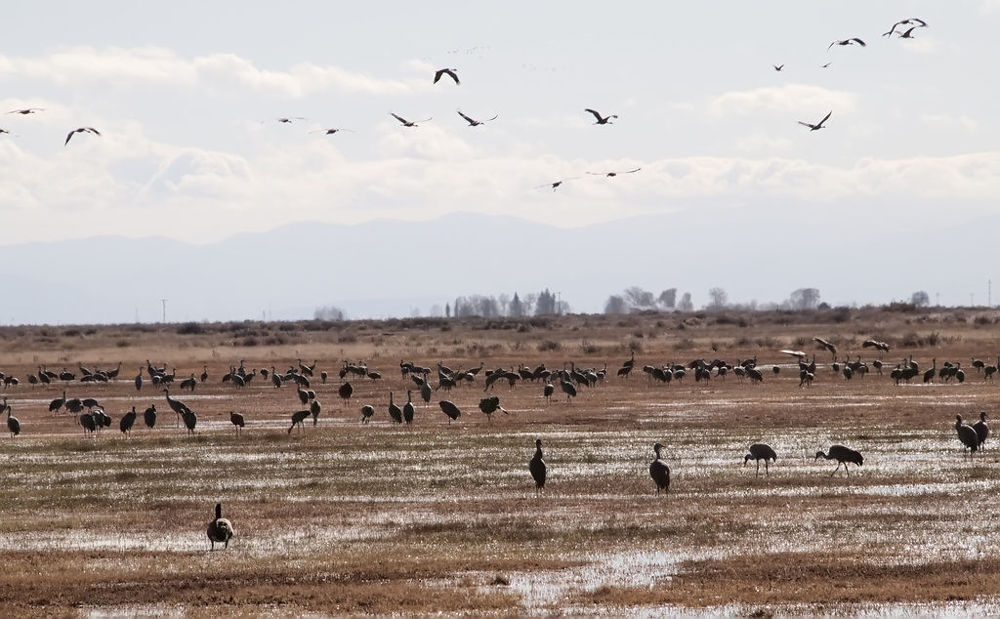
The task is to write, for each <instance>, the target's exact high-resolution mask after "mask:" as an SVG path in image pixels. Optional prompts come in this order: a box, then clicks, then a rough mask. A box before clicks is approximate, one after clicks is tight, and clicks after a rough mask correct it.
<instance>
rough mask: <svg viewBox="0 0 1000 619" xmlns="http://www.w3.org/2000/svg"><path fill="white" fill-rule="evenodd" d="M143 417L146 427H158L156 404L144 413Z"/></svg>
mask: <svg viewBox="0 0 1000 619" xmlns="http://www.w3.org/2000/svg"><path fill="white" fill-rule="evenodd" d="M142 419H143V421H145V422H146V427H147V428H149V429H153V428H154V427H156V405H155V404H153V405H151V406H150V407H149V408H147V409H146V410H145V411H144V412H143V413H142Z"/></svg>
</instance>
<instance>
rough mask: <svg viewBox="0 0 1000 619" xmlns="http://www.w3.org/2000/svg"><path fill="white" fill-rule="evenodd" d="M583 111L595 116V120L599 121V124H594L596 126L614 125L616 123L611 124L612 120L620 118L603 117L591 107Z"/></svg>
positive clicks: (612, 116)
mask: <svg viewBox="0 0 1000 619" xmlns="http://www.w3.org/2000/svg"><path fill="white" fill-rule="evenodd" d="M583 111H584V112H590V113H591V114H593V115H594V118H596V119H597V122H595V123H594V124H595V125H613V124H614V123H612V122H611V119H612V118H618V114H612V115H610V116H601V114H600V112H598V111H597V110H592V109H590V108H589V107H588V108H586V109H585V110H583Z"/></svg>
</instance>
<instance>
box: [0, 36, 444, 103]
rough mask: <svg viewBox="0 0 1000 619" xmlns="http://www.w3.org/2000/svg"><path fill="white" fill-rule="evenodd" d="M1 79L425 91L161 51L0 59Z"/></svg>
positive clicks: (81, 50)
mask: <svg viewBox="0 0 1000 619" xmlns="http://www.w3.org/2000/svg"><path fill="white" fill-rule="evenodd" d="M0 77H5V78H8V79H10V78H15V77H20V78H31V79H38V80H46V81H51V82H54V83H57V84H61V85H65V84H80V83H94V82H103V83H110V84H117V85H136V84H158V85H163V86H182V87H195V86H197V87H199V88H209V89H211V88H216V87H218V86H220V85H233V86H239V87H243V88H248V89H251V90H255V91H267V92H271V93H280V94H282V95H284V96H287V97H293V98H299V97H304V96H307V95H310V94H315V93H320V92H328V91H334V92H344V93H363V94H387V95H401V94H407V93H412V92H418V91H425V90H427V89H428V88H429V87H428V86H427V84H426V83H425V82H427V80H426V79H417V77H416V76H415V75H414V77H411V78H407V79H387V78H379V77H374V76H371V75H367V74H365V73H361V72H357V71H351V70H348V69H345V68H343V67H339V66H334V65H316V64H313V63H308V62H304V63H298V64H295V65H292V66H291V67H289V68H288V69H286V70H284V71H273V70H267V69H263V68H260V67H258V66H256V65H255V64H254V63H253V62H251V61H249V60H247V59H245V58H242V57H240V56H238V55H236V54H229V53H216V54H209V55H205V56H196V57H194V58H184V57H182V56H179V55H178V54H176V53H175V52H173V51H171V50H169V49H165V48H162V47H132V48H122V47H107V48H102V49H96V48H93V47H73V48H69V49H63V50H60V51H57V52H53V53H51V54H49V55H47V56H43V57H40V58H24V57H11V56H5V55H0ZM421 77H422V76H421Z"/></svg>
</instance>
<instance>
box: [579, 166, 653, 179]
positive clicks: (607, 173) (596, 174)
mask: <svg viewBox="0 0 1000 619" xmlns="http://www.w3.org/2000/svg"><path fill="white" fill-rule="evenodd" d="M641 169H642V168H636V169H634V170H625V171H624V172H614V171H612V172H587V174H593V175H594V176H606V177H608V178H614V177H616V176H618V175H619V174H635V173H636V172H638V171H639V170H641Z"/></svg>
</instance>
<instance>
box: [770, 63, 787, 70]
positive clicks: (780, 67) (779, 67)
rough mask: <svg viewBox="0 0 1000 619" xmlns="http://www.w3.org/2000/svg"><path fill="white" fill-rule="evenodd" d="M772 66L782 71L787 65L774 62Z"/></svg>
mask: <svg viewBox="0 0 1000 619" xmlns="http://www.w3.org/2000/svg"><path fill="white" fill-rule="evenodd" d="M771 66H772V67H774V70H775V71H781V70H782V69H784V68H785V65H783V64H773V65H771Z"/></svg>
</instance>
